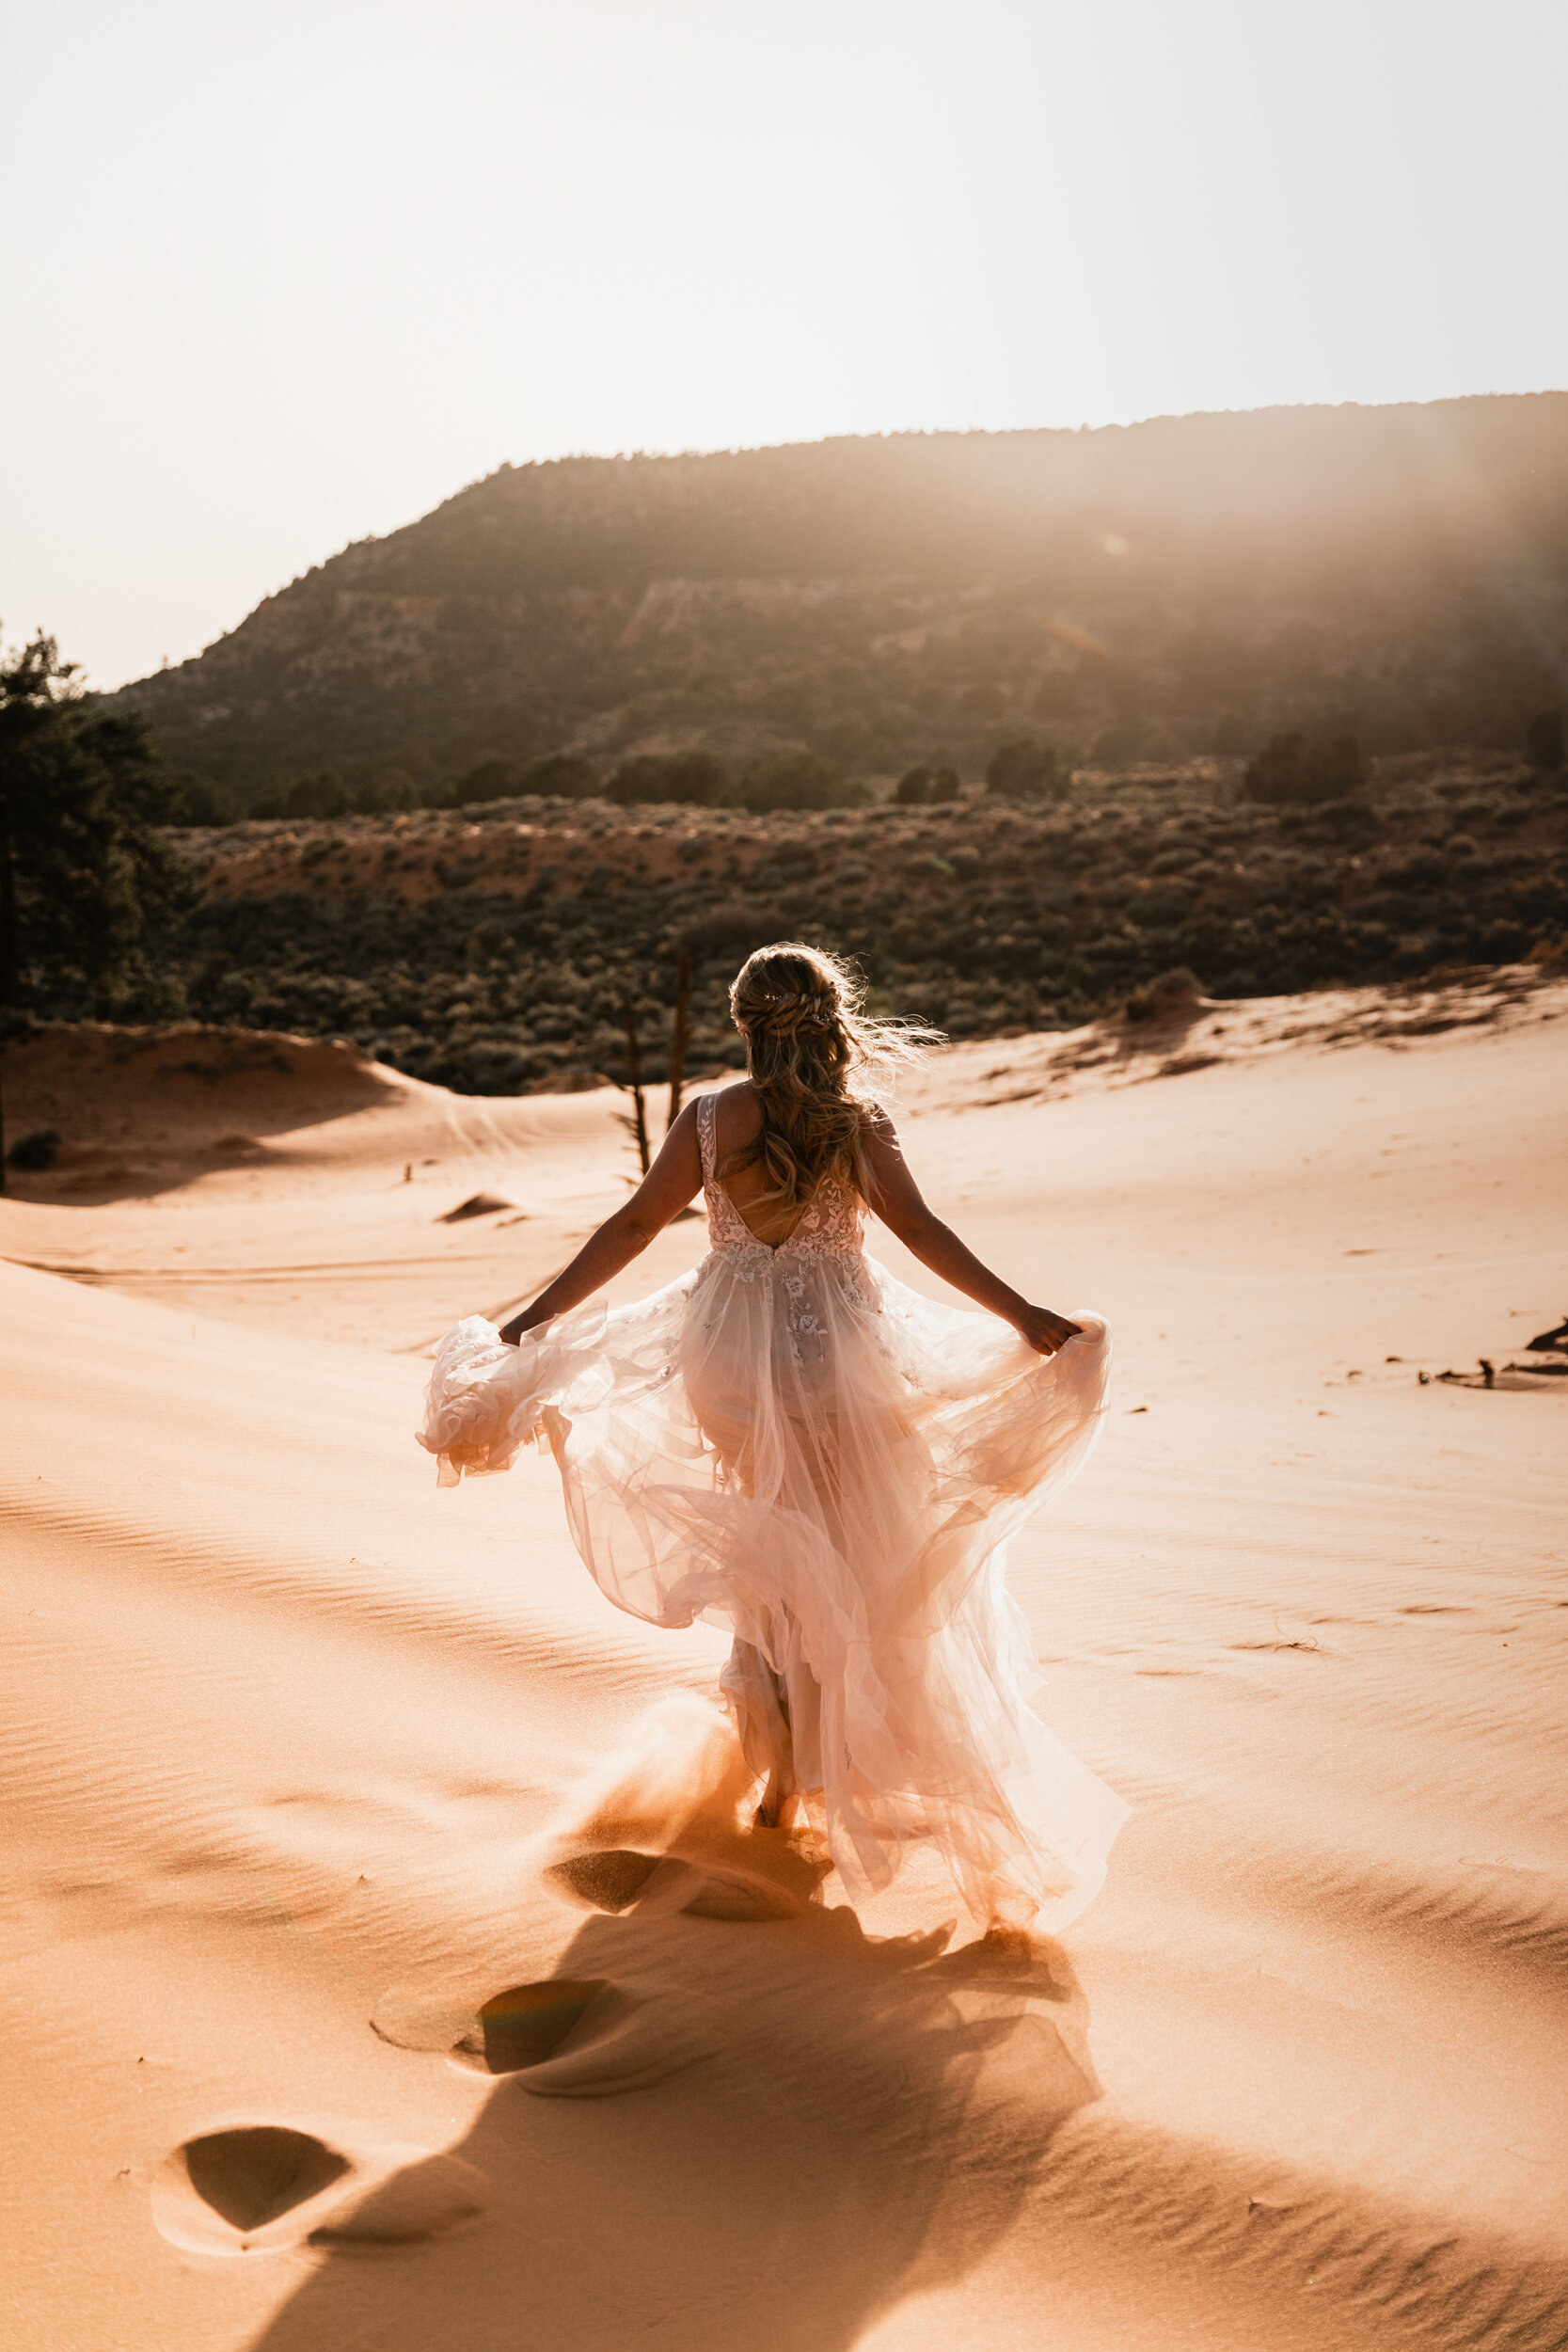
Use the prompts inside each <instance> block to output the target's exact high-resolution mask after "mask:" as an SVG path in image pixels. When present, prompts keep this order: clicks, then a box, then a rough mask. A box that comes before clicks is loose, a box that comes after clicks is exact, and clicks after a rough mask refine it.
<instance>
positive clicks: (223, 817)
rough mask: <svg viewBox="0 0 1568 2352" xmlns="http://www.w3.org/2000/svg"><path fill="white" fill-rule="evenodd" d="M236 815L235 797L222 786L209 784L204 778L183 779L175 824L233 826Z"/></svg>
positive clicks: (184, 777)
mask: <svg viewBox="0 0 1568 2352" xmlns="http://www.w3.org/2000/svg"><path fill="white" fill-rule="evenodd" d="M236 813H237V812H236V810H235V806H234V796H233V794H232V793H231V792H227V791H225V789H224V787H222V785H218V784H209V783H208V781H207V779H206V778H205V777H204V776H182V778H181V780H180V786H179V799H178V801H177V802H176V804H175V813H174V817H173V820H172V821H173V822H174V823H175V824H177V825H231V824H232V823H233V822H234V818H235V815H236Z"/></svg>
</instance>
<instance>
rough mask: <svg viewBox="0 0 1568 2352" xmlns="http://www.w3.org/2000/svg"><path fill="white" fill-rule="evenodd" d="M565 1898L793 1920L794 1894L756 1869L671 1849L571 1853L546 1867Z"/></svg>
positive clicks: (709, 1915)
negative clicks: (713, 1863) (715, 1863)
mask: <svg viewBox="0 0 1568 2352" xmlns="http://www.w3.org/2000/svg"><path fill="white" fill-rule="evenodd" d="M544 1875H545V1879H546V1883H547V1884H549V1885H551V1886H552V1887H553V1889H554V1890H555V1892H557V1893H558V1894H562V1895H564V1896H565V1897H566V1899H567V1900H568V1901H571V1902H577V1903H581V1904H583V1905H585V1906H586V1907H587V1908H588V1909H590V1910H593V1911H608V1912H615V1913H619V1912H623V1911H629V1910H630V1908H631V1906H632V1905H633V1903H635V1904H636V1905H637V1908H638V1910H639V1912H640V1913H643V1914H652V1913H654V1912H656V1911H659V1912H680V1913H683V1914H684V1915H685V1916H686V1917H687V1918H689V1919H726V1920H730V1921H733V1922H736V1923H752V1922H760V1921H763V1920H768V1919H794V1918H798V1917H799V1916H800V1912H801V1911H802V1910H803V1909H804V1905H803V1903H802V1902H801V1901H800V1899H799V1898H798V1897H796V1896H795V1895H793V1894H791V1893H789V1892H788V1891H787V1890H786V1889H785V1888H784V1887H782V1886H780V1885H778V1884H777V1883H775V1882H774V1881H773V1880H772V1879H769V1878H766V1877H764V1876H762V1875H761V1873H759V1872H752V1871H749V1870H738V1869H731V1868H714V1867H708V1866H706V1865H704V1864H698V1863H694V1862H688V1861H684V1860H682V1859H681V1858H680V1857H679V1856H677V1855H674V1854H649V1853H636V1852H634V1851H631V1850H630V1849H628V1848H626V1847H612V1848H610V1849H608V1850H605V1851H594V1852H589V1853H580V1854H573V1855H571V1856H570V1857H569V1858H568V1860H566V1861H564V1862H558V1863H556V1864H554V1865H553V1867H551V1868H549V1869H547V1870H546V1872H545V1874H544Z"/></svg>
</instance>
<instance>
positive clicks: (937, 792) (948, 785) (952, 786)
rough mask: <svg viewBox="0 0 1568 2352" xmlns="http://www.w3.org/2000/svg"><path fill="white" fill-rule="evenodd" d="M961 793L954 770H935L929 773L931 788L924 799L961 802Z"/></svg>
mask: <svg viewBox="0 0 1568 2352" xmlns="http://www.w3.org/2000/svg"><path fill="white" fill-rule="evenodd" d="M963 791H964V788H963V785H962V783H961V781H960V779H959V776H958V770H957V769H956V768H935V769H933V770H932V771H931V788H930V790H929V792H927V796H926V797H927V800H928V801H961V800H962V799H963Z"/></svg>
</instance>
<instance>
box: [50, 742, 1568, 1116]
mask: <svg viewBox="0 0 1568 2352" xmlns="http://www.w3.org/2000/svg"><path fill="white" fill-rule="evenodd" d="M1243 787H1244V777H1243V774H1242V772H1241V768H1240V763H1239V762H1229V763H1225V762H1217V761H1211V762H1203V763H1196V764H1194V765H1192V766H1190V767H1187V768H1183V769H1180V770H1177V771H1148V770H1145V771H1131V772H1126V773H1123V774H1120V775H1112V774H1108V773H1103V772H1100V771H1087V772H1085V773H1083V774H1081V775H1080V776H1079V777H1078V778H1077V779H1076V781H1075V783H1074V784H1073V786H1072V787H1071V788H1070V790H1069V792H1068V793H1067V794H1066V796H1065V797H1063V798H1061V799H1057V800H1053V801H1046V802H1031V803H1012V802H1009V801H1008V800H1006V798H1004V797H1003V796H1001V795H999V794H994V793H988V794H984V795H979V796H974V795H972V796H969V797H967V798H964V799H961V800H959V801H957V802H951V803H939V804H934V805H929V806H916V807H902V806H899V805H897V804H896V803H895V804H883V805H879V806H876V807H871V808H866V809H861V810H827V811H815V812H814V811H800V812H781V813H775V814H772V815H768V816H753V815H750V814H747V813H745V812H738V811H731V810H708V809H702V810H699V809H691V808H688V807H682V806H666V807H644V808H635V807H633V808H620V807H616V806H613V805H611V804H610V803H604V802H602V801H594V802H586V803H575V802H571V801H565V800H554V801H547V800H544V799H540V798H534V799H525V800H516V801H509V802H497V803H489V804H487V805H485V806H483V807H482V808H479V809H475V810H470V811H419V812H413V813H407V814H404V815H401V816H395V817H379V818H370V817H356V818H343V819H340V820H338V821H336V822H320V823H314V824H293V823H286V822H281V821H270V822H261V821H253V822H248V823H245V824H241V825H234V826H230V827H227V828H223V829H219V830H208V831H199V832H194V833H190V834H185V835H183V836H182V841H183V846H184V847H185V848H186V850H188V852H189V853H190V854H191V856H192V857H193V859H194V860H195V861H196V862H197V863H198V865H199V866H201V867H202V869H203V872H204V880H205V883H206V889H205V894H204V897H203V899H202V902H201V904H200V906H199V907H198V911H197V913H196V914H195V915H194V916H192V917H191V918H189V920H188V921H187V922H186V924H185V925H184V926H183V927H182V930H180V931H179V932H178V933H176V934H171V935H169V936H167V937H166V939H165V940H164V941H163V943H162V945H161V948H160V951H159V955H158V958H157V960H156V966H155V969H154V970H153V971H152V973H151V974H150V977H149V979H148V981H147V984H146V986H145V988H144V989H143V990H142V991H141V992H140V993H139V994H134V995H132V996H130V997H127V999H126V1000H125V1003H124V1004H123V1006H122V1008H121V1017H122V1018H128V1019H138V1018H139V1019H149V1018H151V1019H162V1020H167V1019H168V1018H170V1017H171V1016H172V1017H175V1018H194V1019H197V1020H199V1021H203V1022H209V1023H217V1024H225V1025H237V1026H242V1027H249V1028H258V1029H284V1030H290V1031H293V1032H295V1033H298V1034H304V1035H307V1036H314V1037H323V1038H325V1037H344V1038H348V1039H351V1040H353V1041H355V1042H356V1043H357V1044H358V1045H360V1046H362V1047H365V1048H367V1049H369V1050H370V1051H371V1052H372V1053H373V1054H374V1055H375V1056H376V1057H378V1058H379V1059H381V1060H383V1061H386V1062H388V1063H391V1064H393V1065H395V1066H396V1067H398V1068H400V1069H402V1070H404V1071H407V1072H409V1073H412V1074H414V1075H416V1076H420V1077H425V1078H431V1079H437V1080H440V1081H441V1082H443V1083H445V1084H447V1085H450V1086H452V1087H455V1088H458V1089H464V1090H469V1091H474V1092H480V1093H510V1092H514V1091H525V1090H529V1089H561V1088H571V1087H574V1086H581V1085H584V1084H587V1083H589V1082H590V1081H591V1080H592V1079H593V1078H594V1075H595V1073H605V1074H608V1075H610V1076H611V1077H614V1078H622V1077H624V1076H625V1074H626V1038H625V1030H624V1022H625V1015H626V1008H627V1007H628V1006H629V1007H630V1009H631V1010H632V1015H633V1020H634V1025H635V1026H636V1029H637V1032H638V1035H639V1040H640V1043H641V1049H642V1052H643V1057H644V1063H645V1074H646V1075H647V1076H648V1077H650V1078H660V1077H662V1076H663V1075H664V1074H665V1073H666V1070H667V1068H668V1062H667V1051H668V1045H669V1041H670V1036H671V1026H672V1005H673V993H674V989H675V984H676V974H677V968H678V961H679V957H680V953H681V950H682V948H683V947H687V948H689V949H690V951H691V958H692V969H693V984H692V1000H691V1012H692V1038H691V1050H690V1055H689V1062H688V1068H689V1071H690V1072H691V1073H701V1072H703V1071H705V1070H707V1071H711V1070H715V1069H718V1068H721V1067H723V1066H724V1065H726V1064H734V1063H735V1062H736V1061H737V1060H738V1059H739V1048H738V1041H737V1040H736V1037H735V1034H734V1032H733V1030H732V1029H731V1027H730V1025H729V1023H728V1018H727V1013H726V1009H725V995H724V991H725V984H726V982H727V981H728V979H729V977H731V975H732V974H733V972H734V971H735V968H736V963H737V961H739V959H740V957H741V956H742V955H743V954H744V953H745V952H746V951H747V950H749V949H750V948H751V947H752V946H756V945H758V944H759V943H761V942H762V941H764V940H767V939H769V938H776V937H779V936H789V935H797V936H803V937H805V938H807V939H810V940H813V941H816V942H819V943H821V944H824V945H827V946H833V947H836V948H840V949H844V950H847V952H848V953H850V954H851V955H853V956H855V957H857V958H858V959H859V960H860V961H861V962H862V964H863V968H864V970H865V972H866V975H867V977H868V978H869V980H870V982H871V984H872V987H873V990H874V992H875V995H874V1000H873V1001H874V1002H875V1003H876V1004H877V1005H878V1006H879V1007H880V1008H881V1009H891V1010H895V1011H897V1012H900V1013H904V1014H908V1015H914V1016H919V1017H923V1018H925V1019H927V1020H929V1021H932V1022H934V1023H936V1024H937V1025H940V1026H941V1027H942V1028H944V1029H946V1030H947V1031H948V1032H949V1033H950V1034H951V1035H953V1036H955V1037H958V1038H965V1037H979V1036H984V1035H992V1034H997V1033H1000V1032H1006V1031H1009V1030H1017V1029H1021V1028H1050V1027H1053V1026H1058V1025H1071V1024H1074V1023H1077V1022H1079V1021H1082V1020H1084V1019H1085V1018H1086V1017H1088V1016H1089V1015H1090V1014H1092V1013H1096V1012H1099V1011H1101V1010H1104V1009H1108V1008H1111V1007H1117V1008H1119V1007H1120V1006H1121V1005H1122V1004H1124V1003H1126V1002H1128V1001H1129V1000H1131V1002H1132V1009H1133V1011H1134V1013H1136V1012H1138V1011H1139V1010H1140V1009H1144V1010H1149V1011H1152V1010H1155V1009H1158V1008H1157V1000H1158V998H1159V995H1160V990H1161V983H1162V982H1163V981H1164V980H1165V978H1166V976H1167V975H1169V974H1170V973H1171V972H1172V971H1173V969H1176V968H1179V967H1182V966H1185V967H1187V968H1188V971H1189V972H1190V973H1191V974H1194V975H1196V979H1197V981H1198V982H1200V983H1201V984H1202V985H1203V986H1204V987H1205V988H1206V989H1207V990H1208V991H1209V992H1210V993H1212V994H1216V995H1220V996H1227V997H1228V996H1251V995H1261V994H1277V993H1287V992H1291V991H1294V990H1300V989H1307V988H1313V987H1318V986H1323V985H1327V984H1330V983H1337V982H1338V983H1352V982H1361V981H1376V980H1399V979H1405V978H1413V977H1418V976H1420V975H1423V974H1427V973H1430V972H1431V971H1432V970H1433V967H1445V966H1453V965H1458V964H1469V963H1476V962H1493V963H1497V962H1514V961H1522V960H1526V959H1528V958H1530V957H1531V956H1532V955H1533V956H1534V957H1535V958H1536V960H1537V961H1543V962H1551V961H1555V960H1557V959H1558V958H1560V954H1561V942H1562V940H1563V938H1564V934H1565V932H1568V790H1565V788H1564V779H1563V775H1562V772H1561V771H1542V770H1533V769H1530V768H1528V767H1527V766H1526V765H1524V764H1523V763H1522V762H1520V761H1518V760H1516V759H1511V758H1508V757H1506V756H1503V755H1498V756H1497V757H1496V758H1493V759H1491V760H1487V759H1485V758H1482V757H1479V756H1474V755H1472V756H1469V757H1466V758H1465V759H1464V760H1459V761H1455V760H1452V759H1449V758H1446V757H1444V756H1442V755H1402V756H1399V757H1391V758H1387V759H1385V760H1382V761H1379V762H1377V763H1375V766H1374V771H1373V773H1372V775H1371V777H1370V780H1369V781H1368V783H1367V784H1366V785H1365V786H1364V787H1362V788H1361V789H1360V790H1359V791H1358V792H1357V793H1356V794H1354V795H1353V796H1351V797H1347V798H1342V799H1339V800H1334V801H1326V802H1323V801H1320V802H1316V803H1302V804H1296V803H1282V804H1275V803H1259V802H1256V801H1253V800H1250V799H1248V798H1246V797H1244V791H1243ZM1190 986H1191V983H1190V981H1189V982H1183V981H1181V980H1180V979H1178V980H1177V982H1176V983H1175V988H1176V993H1178V994H1180V993H1181V991H1182V989H1183V988H1184V987H1185V988H1190ZM27 1003H28V1005H29V1008H30V1009H31V1011H32V1014H33V1015H34V1017H39V1016H51V1015H52V1016H55V1017H64V1018H80V1017H81V1016H82V1014H83V1013H84V1012H87V1011H90V1010H91V1009H92V1006H91V1002H90V999H89V998H88V997H87V994H86V993H85V992H84V990H83V988H82V987H81V985H80V984H79V983H77V982H75V981H73V980H71V978H70V977H69V976H67V977H65V978H64V979H61V978H58V977H50V976H47V975H45V974H43V973H41V972H38V973H33V974H31V975H29V977H28V983H27Z"/></svg>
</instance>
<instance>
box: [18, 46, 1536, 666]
mask: <svg viewBox="0 0 1568 2352" xmlns="http://www.w3.org/2000/svg"><path fill="white" fill-rule="evenodd" d="M0 21H3V30H4V47H3V50H0V56H4V59H5V71H6V85H7V87H6V93H5V98H4V102H3V114H0V121H3V124H4V131H3V136H0V218H3V219H4V223H5V230H6V235H5V274H4V293H3V296H0V302H3V310H0V316H3V318H4V334H5V342H6V348H5V351H4V353H3V355H0V357H3V362H4V364H3V365H0V533H3V536H0V618H3V621H4V624H5V630H6V635H7V638H8V639H15V638H17V637H19V636H21V635H22V634H23V633H24V632H30V631H31V630H32V628H34V627H35V626H38V625H42V626H43V627H44V628H48V629H50V630H52V631H54V632H55V634H56V635H57V636H59V637H60V639H61V640H62V643H63V644H64V647H65V649H66V651H67V652H68V653H70V654H72V655H74V656H75V657H76V658H77V659H79V660H83V661H85V662H86V663H87V668H88V671H89V674H90V675H91V677H92V679H93V681H94V682H95V683H97V684H100V685H105V686H107V685H113V684H117V683H118V682H119V681H120V680H121V679H123V678H125V677H128V676H135V675H139V674H140V673H141V672H142V671H144V670H147V669H150V668H153V667H155V666H156V665H157V663H158V661H159V660H160V659H161V658H162V657H163V656H164V655H167V656H168V657H169V658H170V659H171V660H177V661H178V660H183V659H184V658H185V657H186V656H187V655H189V654H192V653H195V652H197V651H198V650H199V648H200V647H201V646H202V645H204V644H208V643H210V642H211V640H212V639H213V638H214V637H215V636H216V635H218V634H219V633H220V632H221V631H222V630H224V629H225V628H231V627H232V626H233V625H234V624H235V623H236V622H237V621H239V620H240V619H242V618H243V616H244V615H245V612H247V611H248V610H249V609H250V608H251V606H252V605H254V604H255V603H256V602H257V601H258V600H259V598H260V597H261V596H265V595H267V594H268V593H269V592H270V591H272V590H273V589H275V588H277V587H280V586H282V585H283V584H284V583H285V582H286V581H287V580H290V579H291V578H293V576H294V575H295V574H296V573H298V572H301V571H303V570H305V569H307V568H308V567H309V565H310V564H313V563H315V562H318V561H320V560H321V559H322V558H323V557H325V556H327V555H330V554H332V553H333V552H334V551H335V550H336V549H338V548H341V547H342V546H343V545H344V544H345V542H347V541H348V540H350V539H356V538H361V537H364V536H365V535H366V534H367V533H370V532H386V531H388V530H391V529H394V528H396V526H397V525H399V524H400V523H404V522H406V521H409V520H411V519H412V518H413V517H414V516H418V515H420V514H422V513H424V512H425V511H426V510H427V509H428V508H430V507H431V506H433V505H435V504H436V502H437V501H439V500H440V499H442V498H444V497H446V496H448V495H450V493H451V492H452V491H453V490H455V489H457V488H459V487H460V486H461V485H463V484H464V483H466V482H469V481H472V480H474V479H475V478H476V477H477V476H479V475H482V474H484V473H488V472H489V471H490V470H491V469H493V468H494V467H496V466H497V465H499V463H500V462H501V461H502V460H503V459H508V458H509V459H511V460H512V461H513V462H514V463H516V462H520V461H521V460H523V459H525V458H529V457H537V456H551V455H556V454H559V453H562V452H565V451H574V450H591V451H616V450H629V449H649V450H670V449H689V448H698V449H704V448H713V447H723V446H733V445H735V444H745V443H756V442H768V441H783V440H800V439H810V438H815V437H817V436H819V435H822V434H825V433H845V432H848V433H877V432H884V431H891V430H895V429H897V428H900V427H911V426H969V425H985V426H1004V425H1034V424H1073V425H1075V424H1079V423H1081V422H1092V423H1102V422H1106V421H1113V420H1121V421H1128V420H1132V419H1133V418H1137V417H1145V416H1151V415H1160V414H1164V413H1168V412H1171V411H1181V410H1190V409H1196V408H1245V407H1255V406H1258V405H1262V404H1265V403H1272V402H1281V401H1323V400H1326V401H1340V400H1359V401H1388V400H1407V399H1417V400H1425V399H1433V398H1438V397H1441V396H1443V395H1445V394H1449V393H1456V392H1478V391H1517V390H1532V389H1543V388H1546V387H1563V386H1568V305H1565V304H1564V301H1563V299H1562V280H1563V270H1564V263H1563V251H1564V227H1565V221H1564V214H1565V202H1564V193H1563V192H1564V188H1565V186H1568V181H1565V178H1564V166H1563V159H1562V149H1561V142H1560V136H1559V129H1560V93H1561V90H1562V87H1563V82H1564V73H1565V70H1568V8H1564V7H1563V5H1562V0H1313V5H1310V6H1307V5H1303V4H1302V0H1187V5H1185V6H1180V5H1173V0H1077V5H1075V6H1071V7H1068V6H1060V5H1057V0H951V4H943V5H935V4H927V0H789V5H787V6H771V7H764V6H761V5H757V4H756V0H555V5H550V6H544V5H537V4H536V0H509V4H508V5H489V4H487V0H369V4H367V0H306V4H305V5H300V4H299V0H267V4H266V5H265V6H260V5H258V6H254V7H248V8H241V7H238V6H233V5H230V4H229V0H68V5H67V6H65V7H63V8H53V9H49V8H39V7H38V6H37V4H36V0H26V4H25V5H18V4H17V0H0Z"/></svg>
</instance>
